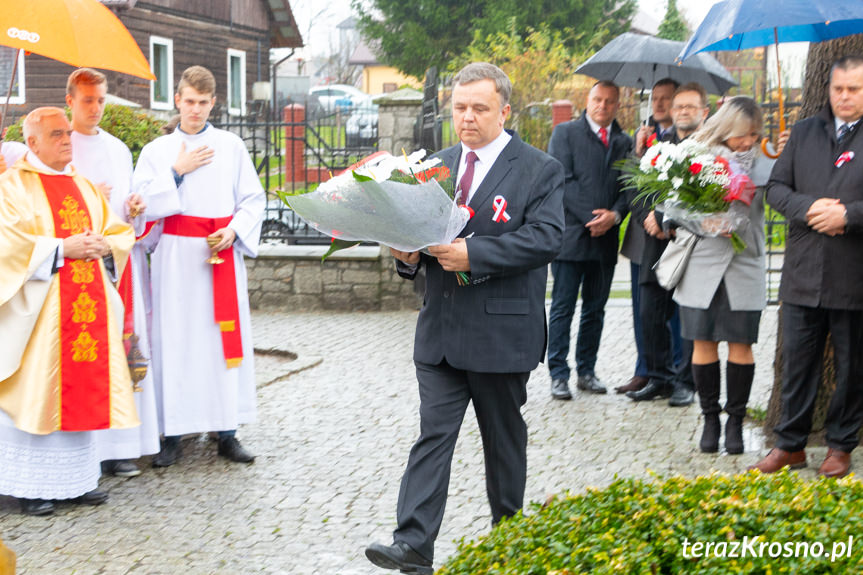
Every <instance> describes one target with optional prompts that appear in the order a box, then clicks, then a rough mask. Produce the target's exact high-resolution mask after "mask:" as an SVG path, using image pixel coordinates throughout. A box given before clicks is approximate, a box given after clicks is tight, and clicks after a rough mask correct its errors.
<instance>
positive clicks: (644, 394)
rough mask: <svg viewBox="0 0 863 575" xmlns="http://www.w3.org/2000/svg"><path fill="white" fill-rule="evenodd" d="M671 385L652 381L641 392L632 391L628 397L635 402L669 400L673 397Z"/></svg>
mask: <svg viewBox="0 0 863 575" xmlns="http://www.w3.org/2000/svg"><path fill="white" fill-rule="evenodd" d="M671 388H672V386H671V384H670V383H663V382H660V381H659V380H656V379H651V380H650V381H648V382H647V385H645V386H644V388H643V389H642V390H641V391H630V392H629V393H627V394H626V397H628V398H629V399H631V400H633V401H650V400H652V399H659V398H662V399H667V398H669V397H671Z"/></svg>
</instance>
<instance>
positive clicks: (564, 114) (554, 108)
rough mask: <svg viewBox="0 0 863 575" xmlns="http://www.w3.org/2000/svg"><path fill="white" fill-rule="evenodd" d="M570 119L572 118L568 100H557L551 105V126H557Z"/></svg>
mask: <svg viewBox="0 0 863 575" xmlns="http://www.w3.org/2000/svg"><path fill="white" fill-rule="evenodd" d="M570 120H572V102H570V101H569V100H557V101H556V102H554V103H553V104H552V105H551V125H552V126H557V125H558V124H560V123H563V122H569V121H570Z"/></svg>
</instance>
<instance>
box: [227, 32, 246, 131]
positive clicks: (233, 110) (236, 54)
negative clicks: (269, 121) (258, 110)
mask: <svg viewBox="0 0 863 575" xmlns="http://www.w3.org/2000/svg"><path fill="white" fill-rule="evenodd" d="M231 58H239V60H240V107H239V108H237V107H235V106H233V105H232V104H233V102H231V94H232V93H233V89H234V85H233V78H231ZM225 104H226V105H227V106H228V114H230V115H232V116H239V115H242V114H243V113H244V112H245V111H246V52H245V51H243V50H235V49H233V48H228V93H227V97H226V98H225Z"/></svg>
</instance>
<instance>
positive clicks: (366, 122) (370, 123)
mask: <svg viewBox="0 0 863 575" xmlns="http://www.w3.org/2000/svg"><path fill="white" fill-rule="evenodd" d="M377 143H378V107H377V106H374V105H372V106H368V107H365V108H357V109H355V110H354V111H353V113H351V117H350V118H348V121H347V122H345V144H346V145H347V147H348V148H365V147H373V146H375V145H376V144H377Z"/></svg>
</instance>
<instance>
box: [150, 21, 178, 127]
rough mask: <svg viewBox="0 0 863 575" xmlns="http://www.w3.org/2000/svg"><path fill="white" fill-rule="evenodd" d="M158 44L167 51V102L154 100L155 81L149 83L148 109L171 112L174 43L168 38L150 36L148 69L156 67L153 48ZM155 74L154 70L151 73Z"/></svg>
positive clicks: (172, 103)
mask: <svg viewBox="0 0 863 575" xmlns="http://www.w3.org/2000/svg"><path fill="white" fill-rule="evenodd" d="M156 44H158V45H160V46H164V47H165V48H167V49H168V74H167V75H168V78H167V81H168V101H167V102H159V101H157V100H156V81H155V80H151V81H150V108H152V109H153V110H173V109H174V41H173V40H172V39H170V38H163V37H161V36H150V68H151V69H154V68H155V67H156V61H155V53H154V52H155V50H154V46H155V45H156ZM153 73H154V74H155V70H154V72H153Z"/></svg>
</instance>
